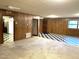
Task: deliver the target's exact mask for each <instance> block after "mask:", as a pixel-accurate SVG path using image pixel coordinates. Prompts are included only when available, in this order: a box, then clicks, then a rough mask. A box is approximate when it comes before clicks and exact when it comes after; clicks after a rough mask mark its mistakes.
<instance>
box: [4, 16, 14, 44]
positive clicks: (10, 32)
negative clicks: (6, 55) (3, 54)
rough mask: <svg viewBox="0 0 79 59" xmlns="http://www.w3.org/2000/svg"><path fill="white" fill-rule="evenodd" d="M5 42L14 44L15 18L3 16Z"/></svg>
mask: <svg viewBox="0 0 79 59" xmlns="http://www.w3.org/2000/svg"><path fill="white" fill-rule="evenodd" d="M3 41H4V43H11V42H14V18H13V17H12V16H3Z"/></svg>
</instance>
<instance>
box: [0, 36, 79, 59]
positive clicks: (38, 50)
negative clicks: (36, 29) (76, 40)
mask: <svg viewBox="0 0 79 59" xmlns="http://www.w3.org/2000/svg"><path fill="white" fill-rule="evenodd" d="M0 59H79V46H70V45H67V44H65V43H64V42H58V41H53V40H48V39H44V38H39V37H32V38H29V39H24V40H20V41H16V42H15V43H11V42H10V43H8V44H3V45H1V46H0Z"/></svg>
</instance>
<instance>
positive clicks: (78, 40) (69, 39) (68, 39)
mask: <svg viewBox="0 0 79 59" xmlns="http://www.w3.org/2000/svg"><path fill="white" fill-rule="evenodd" d="M39 37H43V38H46V39H52V40H56V41H59V42H65V43H67V44H69V45H78V46H79V37H73V36H66V35H59V34H54V33H39Z"/></svg>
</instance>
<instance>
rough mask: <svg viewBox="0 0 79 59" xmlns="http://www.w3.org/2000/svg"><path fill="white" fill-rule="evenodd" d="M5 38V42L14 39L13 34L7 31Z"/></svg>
mask: <svg viewBox="0 0 79 59" xmlns="http://www.w3.org/2000/svg"><path fill="white" fill-rule="evenodd" d="M3 39H4V42H12V41H13V39H14V38H13V34H7V33H4V34H3Z"/></svg>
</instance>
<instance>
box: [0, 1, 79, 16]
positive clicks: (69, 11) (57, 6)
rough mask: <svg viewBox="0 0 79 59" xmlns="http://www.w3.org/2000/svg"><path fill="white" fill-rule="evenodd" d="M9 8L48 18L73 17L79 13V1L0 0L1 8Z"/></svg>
mask: <svg viewBox="0 0 79 59" xmlns="http://www.w3.org/2000/svg"><path fill="white" fill-rule="evenodd" d="M7 6H15V7H18V8H21V9H20V10H14V11H20V12H24V13H30V14H35V15H40V16H43V17H46V16H48V15H57V16H61V17H69V16H73V14H76V13H79V0H64V1H61V2H57V1H56V0H0V8H2V9H8V7H7Z"/></svg>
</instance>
